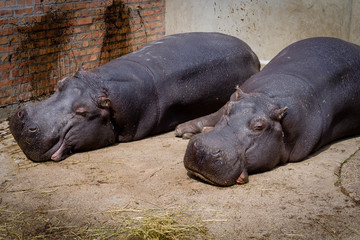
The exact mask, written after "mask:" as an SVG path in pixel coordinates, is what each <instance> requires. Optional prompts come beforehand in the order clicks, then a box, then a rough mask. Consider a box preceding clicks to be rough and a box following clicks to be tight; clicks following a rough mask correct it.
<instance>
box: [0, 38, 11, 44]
mask: <svg viewBox="0 0 360 240" xmlns="http://www.w3.org/2000/svg"><path fill="white" fill-rule="evenodd" d="M8 42H9V39H8V37H0V44H8Z"/></svg>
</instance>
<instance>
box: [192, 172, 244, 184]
mask: <svg viewBox="0 0 360 240" xmlns="http://www.w3.org/2000/svg"><path fill="white" fill-rule="evenodd" d="M186 170H187V171H188V172H189V173H190V174H192V175H194V176H195V177H197V178H199V179H201V180H203V181H205V182H207V183H210V184H212V185H215V186H224V185H221V184H219V183H216V182H214V181H212V180H210V179H209V178H207V177H205V176H204V175H203V174H201V173H198V172H196V171H193V170H190V169H188V168H186ZM248 182H249V175H248V173H247V170H246V169H244V170H243V171H242V172H241V173H240V176H239V177H238V178H237V179H236V182H235V183H234V184H245V183H248Z"/></svg>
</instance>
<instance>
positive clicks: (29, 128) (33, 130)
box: [28, 125, 39, 133]
mask: <svg viewBox="0 0 360 240" xmlns="http://www.w3.org/2000/svg"><path fill="white" fill-rule="evenodd" d="M28 130H29V132H31V133H34V132H37V131H38V130H39V128H38V126H36V125H31V126H29V127H28Z"/></svg>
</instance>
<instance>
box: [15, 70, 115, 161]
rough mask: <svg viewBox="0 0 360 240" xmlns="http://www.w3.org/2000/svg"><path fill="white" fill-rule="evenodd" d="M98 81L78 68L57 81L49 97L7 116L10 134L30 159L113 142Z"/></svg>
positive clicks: (106, 104) (55, 157) (56, 158)
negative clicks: (74, 72) (72, 73)
mask: <svg viewBox="0 0 360 240" xmlns="http://www.w3.org/2000/svg"><path fill="white" fill-rule="evenodd" d="M100 82H101V80H99V78H98V77H97V76H96V75H95V74H94V73H90V72H85V71H84V70H82V69H81V70H79V71H78V72H77V73H76V74H75V75H74V76H73V77H69V78H65V79H63V80H62V81H60V82H59V83H58V89H57V91H56V92H55V93H54V94H53V95H52V96H51V97H50V98H48V99H47V100H45V101H42V102H39V103H35V104H33V105H30V106H28V107H25V108H24V109H22V110H20V111H18V112H17V113H16V114H15V115H14V116H12V117H10V118H9V125H10V130H11V133H12V134H13V136H14V138H15V140H16V141H17V142H18V144H19V146H20V148H21V149H22V150H23V152H24V153H25V155H26V156H27V157H28V158H29V159H31V160H32V161H35V162H42V161H47V160H54V161H60V160H63V159H64V158H66V156H68V155H69V154H70V153H71V152H73V151H86V150H92V149H95V148H99V147H102V146H106V145H109V144H112V143H114V142H115V132H114V126H113V124H112V122H111V115H110V106H111V102H110V100H109V99H108V98H107V96H106V91H105V90H104V89H102V88H101V87H99V84H100Z"/></svg>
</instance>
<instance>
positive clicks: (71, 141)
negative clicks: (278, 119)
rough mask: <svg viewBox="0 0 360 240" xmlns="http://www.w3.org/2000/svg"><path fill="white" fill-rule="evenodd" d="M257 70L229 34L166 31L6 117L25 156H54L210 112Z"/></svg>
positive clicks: (167, 127)
mask: <svg viewBox="0 0 360 240" xmlns="http://www.w3.org/2000/svg"><path fill="white" fill-rule="evenodd" d="M259 69H260V63H259V60H258V58H257V56H256V55H255V53H254V52H253V51H252V50H251V48H250V47H249V46H248V45H247V44H246V43H245V42H243V41H242V40H240V39H238V38H236V37H232V36H229V35H225V34H221V33H201V32H196V33H184V34H175V35H169V36H165V37H163V38H161V39H159V40H156V41H154V42H152V43H150V44H148V45H146V46H145V47H143V48H141V49H140V50H138V51H135V52H133V53H129V54H127V55H124V56H122V57H120V58H117V59H115V60H113V61H110V62H108V63H107V64H105V65H103V66H100V67H97V68H95V69H93V70H92V71H85V70H84V69H82V68H81V69H79V71H77V73H76V74H75V75H74V76H72V77H67V78H65V79H63V80H61V81H59V83H58V86H57V90H56V92H55V93H54V94H53V95H52V96H51V97H50V98H48V99H46V100H45V101H42V102H39V103H35V104H33V105H30V106H28V107H25V108H24V109H22V110H19V111H17V113H15V114H14V115H13V116H12V117H10V118H9V125H10V130H11V133H12V134H13V136H14V138H15V140H16V141H17V143H18V145H19V146H20V148H21V149H22V150H23V152H24V153H25V155H26V156H27V157H28V158H29V159H30V160H32V161H35V162H42V161H47V160H53V161H60V160H63V159H65V158H66V157H67V156H68V155H69V154H70V153H72V152H81V151H88V150H93V149H97V148H101V147H105V146H108V145H111V144H114V143H115V142H128V141H134V140H138V139H141V138H144V137H146V136H148V135H154V134H159V133H162V132H166V131H170V130H173V129H174V128H175V126H176V125H178V124H180V123H182V122H185V121H188V120H190V119H194V118H197V117H200V116H202V115H207V114H209V113H211V112H214V111H216V110H218V109H219V108H221V107H222V106H223V105H224V104H225V103H226V102H227V100H228V98H229V97H230V95H231V94H232V92H233V88H234V86H235V85H236V84H237V83H238V82H244V81H245V80H246V79H248V78H249V77H250V76H252V75H253V74H255V73H256V72H258V71H259Z"/></svg>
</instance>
